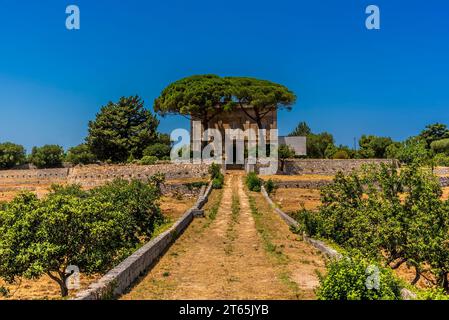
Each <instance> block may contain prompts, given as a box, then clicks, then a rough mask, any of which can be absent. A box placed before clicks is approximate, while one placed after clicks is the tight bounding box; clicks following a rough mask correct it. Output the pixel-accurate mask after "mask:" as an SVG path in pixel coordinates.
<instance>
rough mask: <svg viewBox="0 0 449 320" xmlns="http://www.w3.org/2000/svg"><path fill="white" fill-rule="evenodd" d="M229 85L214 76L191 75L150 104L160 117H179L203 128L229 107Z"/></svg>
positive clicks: (167, 89)
mask: <svg viewBox="0 0 449 320" xmlns="http://www.w3.org/2000/svg"><path fill="white" fill-rule="evenodd" d="M229 88H230V83H229V81H226V80H225V79H223V78H220V77H219V76H216V75H195V76H191V77H187V78H184V79H181V80H178V81H176V82H174V83H172V84H170V85H169V86H167V87H166V88H165V89H164V90H163V91H162V93H161V94H160V96H159V97H158V98H157V99H156V100H155V101H154V111H155V112H157V113H158V114H159V115H161V116H163V117H164V116H166V115H170V114H175V115H182V116H185V117H189V118H192V119H193V120H197V121H201V122H202V124H203V125H204V129H205V130H206V129H208V124H209V122H210V121H211V120H212V119H213V118H215V117H216V116H217V115H219V114H220V113H222V112H223V111H224V110H230V109H231V108H232V106H233V102H232V99H231V93H230V91H229Z"/></svg>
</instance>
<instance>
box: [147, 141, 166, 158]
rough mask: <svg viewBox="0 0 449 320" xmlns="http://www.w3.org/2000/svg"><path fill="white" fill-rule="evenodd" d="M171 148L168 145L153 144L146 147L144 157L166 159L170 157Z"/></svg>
mask: <svg viewBox="0 0 449 320" xmlns="http://www.w3.org/2000/svg"><path fill="white" fill-rule="evenodd" d="M170 151H171V148H170V146H169V145H166V144H163V143H155V144H153V145H150V146H148V147H147V148H146V149H145V150H144V151H143V155H144V156H152V157H156V158H157V159H159V160H162V159H166V158H167V157H170Z"/></svg>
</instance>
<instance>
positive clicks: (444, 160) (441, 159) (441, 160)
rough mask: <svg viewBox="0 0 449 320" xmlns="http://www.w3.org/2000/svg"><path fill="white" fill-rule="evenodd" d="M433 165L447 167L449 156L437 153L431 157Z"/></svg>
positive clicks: (448, 165)
mask: <svg viewBox="0 0 449 320" xmlns="http://www.w3.org/2000/svg"><path fill="white" fill-rule="evenodd" d="M433 163H434V165H435V166H440V167H449V156H447V155H446V154H444V153H438V154H436V155H435V157H433Z"/></svg>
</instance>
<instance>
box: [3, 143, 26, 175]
mask: <svg viewBox="0 0 449 320" xmlns="http://www.w3.org/2000/svg"><path fill="white" fill-rule="evenodd" d="M25 161H26V154H25V148H24V147H23V146H21V145H18V144H14V143H11V142H5V143H2V144H0V169H10V168H12V167H14V166H16V165H21V164H23V163H25Z"/></svg>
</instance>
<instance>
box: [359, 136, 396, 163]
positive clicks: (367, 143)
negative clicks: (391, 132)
mask: <svg viewBox="0 0 449 320" xmlns="http://www.w3.org/2000/svg"><path fill="white" fill-rule="evenodd" d="M391 144H393V140H391V138H390V137H377V136H373V135H370V136H366V135H363V136H362V137H361V138H360V140H359V145H360V149H359V152H358V156H359V157H360V158H364V159H370V158H377V159H383V158H386V157H387V148H388V146H390V145H391Z"/></svg>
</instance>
